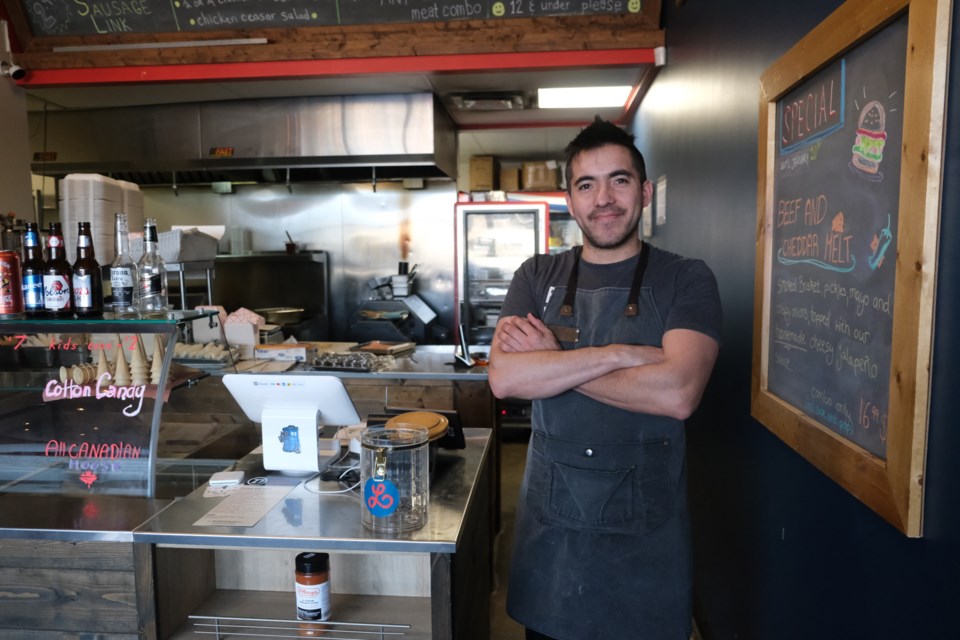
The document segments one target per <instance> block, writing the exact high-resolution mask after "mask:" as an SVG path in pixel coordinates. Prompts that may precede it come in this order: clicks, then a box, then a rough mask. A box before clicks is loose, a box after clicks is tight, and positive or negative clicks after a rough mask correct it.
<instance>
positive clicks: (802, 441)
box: [751, 0, 950, 537]
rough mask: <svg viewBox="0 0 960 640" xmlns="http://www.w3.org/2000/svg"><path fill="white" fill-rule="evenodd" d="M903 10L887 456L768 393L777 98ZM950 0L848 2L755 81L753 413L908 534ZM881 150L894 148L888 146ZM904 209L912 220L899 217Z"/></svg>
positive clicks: (927, 353) (923, 393)
mask: <svg viewBox="0 0 960 640" xmlns="http://www.w3.org/2000/svg"><path fill="white" fill-rule="evenodd" d="M904 13H906V14H907V16H908V18H907V19H908V28H907V29H908V34H907V61H906V76H905V90H904V107H903V144H902V148H901V149H900V150H899V151H900V153H901V154H902V156H901V171H900V201H899V210H900V211H901V212H903V213H905V215H901V216H900V221H899V225H900V226H899V233H898V234H897V247H896V275H895V277H894V310H893V334H892V343H891V366H890V378H889V390H890V397H889V407H888V418H889V422H888V427H887V451H886V460H883V459H881V458H879V457H877V456H875V455H873V454H871V453H869V452H868V451H866V450H865V449H863V448H861V447H859V446H857V445H856V444H854V443H852V442H851V441H848V440H846V439H844V438H843V437H841V436H839V435H838V434H837V433H835V432H834V431H832V430H830V429H828V428H827V427H826V426H825V425H823V424H821V423H819V422H818V421H817V420H816V419H814V418H813V417H811V416H810V415H808V414H807V413H805V412H804V411H803V410H802V409H800V408H797V407H794V406H792V405H790V404H789V403H787V402H785V401H784V400H782V399H781V398H779V397H778V396H776V395H774V394H773V393H771V392H770V391H769V388H768V384H767V382H768V380H767V372H768V370H769V369H768V366H769V353H768V351H769V344H770V340H769V331H770V320H771V311H770V301H771V261H772V255H771V254H772V241H771V239H772V236H773V233H772V220H773V216H774V213H775V204H774V202H773V199H774V176H775V158H776V140H777V135H776V119H777V101H778V100H779V99H780V98H782V97H783V96H784V95H785V94H787V93H788V92H789V91H790V90H791V89H792V88H794V87H796V86H798V85H800V84H801V83H802V82H804V81H805V80H806V79H808V78H810V77H811V76H813V75H814V74H815V73H817V72H818V71H819V70H821V69H823V68H824V67H825V66H826V65H828V64H830V63H831V62H833V61H835V60H838V59H839V58H840V57H842V56H843V55H845V54H846V53H848V52H849V51H851V50H853V49H855V48H856V47H857V46H858V45H859V44H860V43H862V42H864V41H865V40H867V39H868V38H869V37H871V36H872V35H873V34H875V33H876V32H878V31H879V30H880V29H882V28H883V27H884V26H886V25H887V24H889V23H890V22H891V21H893V20H894V19H896V18H898V17H900V16H903V15H904ZM949 17H950V0H894V1H892V2H889V3H881V2H875V1H873V0H848V1H847V2H846V3H844V4H843V5H842V6H840V7H839V8H838V9H837V10H836V11H835V12H834V13H833V14H831V15H830V16H829V17H828V18H827V19H826V20H825V21H824V22H822V23H821V24H820V25H818V26H817V27H816V28H815V29H814V30H813V31H811V32H810V33H809V34H807V35H806V36H805V37H804V38H803V39H802V40H800V41H799V42H798V43H797V44H796V45H794V46H793V47H792V48H791V49H790V50H789V51H788V52H787V53H786V54H784V55H783V56H782V57H781V58H780V59H779V60H777V61H776V62H775V63H774V64H773V65H771V66H770V67H769V68H768V69H767V70H766V71H765V72H764V74H763V76H762V78H761V95H760V118H759V150H758V187H757V214H758V215H757V251H756V276H755V285H754V332H753V375H752V381H751V387H752V388H751V413H752V415H753V417H754V418H756V419H757V420H758V421H759V422H760V423H762V424H763V425H764V426H766V427H767V428H768V429H770V431H772V432H773V433H774V434H775V435H777V436H778V437H779V438H780V439H782V440H783V441H784V442H785V443H787V444H788V445H789V446H790V447H792V448H793V449H794V450H796V451H797V452H798V453H799V454H800V455H802V456H803V457H804V458H806V459H807V460H808V461H809V462H810V463H812V464H813V465H814V466H816V467H817V468H818V469H820V470H821V471H822V472H823V473H825V474H826V475H827V476H829V477H830V478H831V479H833V480H834V481H835V482H837V483H838V484H840V485H841V486H842V487H844V488H845V489H846V490H847V491H849V492H850V493H851V494H853V495H854V496H855V497H857V498H858V499H859V500H861V501H862V502H863V503H864V504H866V505H867V506H868V507H870V508H871V509H873V510H874V511H875V512H877V513H878V514H879V515H880V516H881V517H883V518H884V519H885V520H887V521H888V522H889V523H890V524H892V525H893V526H895V527H896V528H897V529H899V530H900V531H901V532H903V533H905V534H906V535H908V536H910V537H920V536H921V535H922V531H923V489H924V471H925V460H926V437H927V419H928V411H929V390H930V364H931V359H932V342H933V307H934V301H935V283H936V266H937V245H938V236H939V215H940V185H941V172H942V169H941V163H942V147H943V130H944V109H945V102H946V66H947V57H948V46H949V30H950V27H949V25H950V19H949ZM887 151H888V152H891V151H892V150H890V149H888V150H887ZM906 213H908V214H909V215H906Z"/></svg>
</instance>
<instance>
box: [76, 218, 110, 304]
mask: <svg viewBox="0 0 960 640" xmlns="http://www.w3.org/2000/svg"><path fill="white" fill-rule="evenodd" d="M77 226H78V229H77V261H76V262H74V263H73V310H74V311H75V312H76V314H77V315H78V316H99V315H103V280H102V276H101V275H100V263H98V262H97V258H96V255H95V254H94V250H93V236H92V235H91V234H90V223H89V222H79V223H77Z"/></svg>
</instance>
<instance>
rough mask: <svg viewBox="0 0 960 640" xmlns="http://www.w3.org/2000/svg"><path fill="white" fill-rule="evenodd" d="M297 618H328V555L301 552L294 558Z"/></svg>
mask: <svg viewBox="0 0 960 640" xmlns="http://www.w3.org/2000/svg"><path fill="white" fill-rule="evenodd" d="M296 576H297V578H296V588H295V590H296V593H297V618H298V619H300V620H329V619H330V556H329V554H326V553H313V552H307V553H301V554H300V555H298V556H297V560H296Z"/></svg>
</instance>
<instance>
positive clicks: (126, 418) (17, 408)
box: [0, 311, 232, 497]
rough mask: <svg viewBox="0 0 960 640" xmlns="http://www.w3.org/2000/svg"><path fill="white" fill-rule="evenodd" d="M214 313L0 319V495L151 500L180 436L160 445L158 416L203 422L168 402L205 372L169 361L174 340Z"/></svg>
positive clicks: (175, 452)
mask: <svg viewBox="0 0 960 640" xmlns="http://www.w3.org/2000/svg"><path fill="white" fill-rule="evenodd" d="M215 315H216V312H207V311H183V312H175V313H173V314H171V316H170V317H169V318H166V319H149V320H148V319H142V320H115V319H113V318H112V317H111V314H106V316H107V317H105V318H104V319H96V320H64V319H36V320H2V321H0V492H4V493H40V494H58V495H63V496H89V495H121V496H142V497H156V495H157V492H158V482H157V479H158V475H159V473H160V472H162V471H163V470H164V469H166V468H168V467H170V466H171V465H170V464H169V459H172V460H176V459H179V458H183V457H185V456H184V451H183V448H184V447H183V442H184V441H185V440H189V438H187V439H185V438H182V437H180V438H177V437H168V438H165V439H164V440H163V441H161V434H160V432H161V414H162V413H163V412H168V413H170V414H171V417H172V419H173V421H174V423H175V422H176V420H177V418H176V416H177V415H186V414H190V415H192V417H191V418H190V420H191V421H192V422H198V421H200V422H208V421H210V420H211V418H209V417H208V415H210V414H206V415H205V414H204V413H203V412H202V409H201V412H198V411H197V408H196V407H193V406H191V407H188V408H186V409H178V407H180V406H181V405H183V404H184V401H186V402H187V404H191V402H190V401H189V400H186V399H181V398H174V396H175V395H176V394H177V393H179V392H178V391H177V389H179V388H181V387H189V386H194V385H196V384H198V383H199V382H200V381H201V380H202V379H203V378H205V377H207V376H208V375H209V372H208V371H203V370H200V369H197V368H194V367H188V366H183V365H181V364H179V363H177V362H175V361H174V354H175V345H176V344H177V343H178V342H179V341H183V340H190V335H191V333H192V331H191V328H192V325H193V323H195V322H200V323H204V324H206V323H210V322H211V320H210V319H211V318H212V317H213V316H215ZM223 344H224V345H225V341H224V342H223ZM226 353H227V356H228V361H227V362H224V366H232V358H231V357H230V352H229V349H226ZM216 382H219V381H216ZM186 395H189V393H188V394H186ZM174 423H171V425H170V429H172V430H174V431H176V429H177V427H176V426H175V424H174ZM191 438H192V440H191V441H193V442H195V443H196V444H198V445H200V444H202V443H204V442H205V441H207V440H209V439H210V438H209V434H206V435H203V436H201V437H199V439H198V438H197V434H196V433H194V434H193V435H192V436H191ZM178 447H179V450H178ZM201 448H202V447H201ZM189 453H191V452H188V453H187V455H189ZM165 460H166V462H165ZM231 461H232V459H231ZM214 466H217V465H216V464H214ZM213 470H216V469H213ZM212 472H213V471H210V473H212ZM192 473H193V474H194V475H200V476H201V477H200V478H199V481H200V482H202V481H203V480H205V479H206V477H205V476H204V475H203V473H200V474H196V472H195V471H193V472H192ZM206 476H209V473H206ZM189 489H192V487H189Z"/></svg>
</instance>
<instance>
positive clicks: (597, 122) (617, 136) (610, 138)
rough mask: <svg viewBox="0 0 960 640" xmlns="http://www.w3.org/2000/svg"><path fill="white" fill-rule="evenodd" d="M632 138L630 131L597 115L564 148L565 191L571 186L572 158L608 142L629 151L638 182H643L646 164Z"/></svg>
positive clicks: (645, 177)
mask: <svg viewBox="0 0 960 640" xmlns="http://www.w3.org/2000/svg"><path fill="white" fill-rule="evenodd" d="M633 140H634V137H633V134H632V133H627V132H626V131H624V130H623V129H621V128H620V127H618V126H617V125H615V124H613V123H612V122H609V121H607V120H602V119H601V118H600V116H597V117H596V118H595V119H594V121H593V122H592V123H591V124H590V126H588V127H586V128H585V129H583V130H582V131H580V133H578V134H577V137H576V138H574V139H573V140H572V141H571V142H570V144H568V145H567V148H566V149H564V154H565V159H566V163H567V164H566V166H565V167H564V171H563V174H564V178H565V179H566V182H567V192H569V191H570V190H571V188H572V185H571V184H570V181H571V179H572V177H573V176H572V173H573V160H574V158H576V157H577V156H578V155H580V154H581V153H583V152H584V151H592V150H594V149H599V148H600V147H603V146H605V145H608V144H615V145H619V146H621V147H624V148H625V149H627V151H629V152H630V157H631V159H632V160H633V168H634V170H635V171H636V172H637V175H638V176H639V177H640V182H641V183H642V182H645V181H646V179H647V165H646V163H645V162H644V161H643V154H641V153H640V150H639V149H637V146H636V145H635V144H634V142H633Z"/></svg>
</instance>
